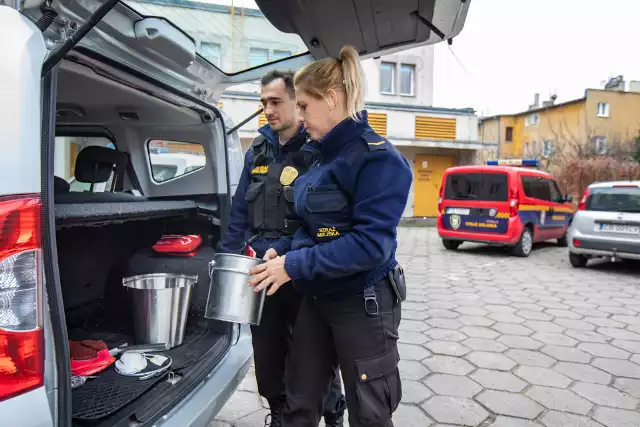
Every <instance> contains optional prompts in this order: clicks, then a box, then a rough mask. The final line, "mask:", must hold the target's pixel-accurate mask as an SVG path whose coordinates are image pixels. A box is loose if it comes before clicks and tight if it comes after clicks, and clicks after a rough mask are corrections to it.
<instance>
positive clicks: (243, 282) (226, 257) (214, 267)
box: [204, 253, 267, 325]
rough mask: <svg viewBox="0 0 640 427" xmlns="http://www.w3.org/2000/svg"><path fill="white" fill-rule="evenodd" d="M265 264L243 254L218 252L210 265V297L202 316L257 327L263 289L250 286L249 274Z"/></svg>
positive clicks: (260, 312) (264, 291)
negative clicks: (257, 289) (255, 267)
mask: <svg viewBox="0 0 640 427" xmlns="http://www.w3.org/2000/svg"><path fill="white" fill-rule="evenodd" d="M263 262H265V261H264V260H262V259H260V258H252V257H248V256H244V255H234V254H223V253H217V254H215V255H214V257H213V260H212V261H211V262H210V263H209V276H210V277H211V284H210V286H209V297H208V299H207V307H206V310H205V314H204V317H206V318H208V319H217V320H223V321H225V322H234V323H244V324H250V325H259V324H260V319H261V318H262V307H263V305H264V298H265V295H266V292H267V291H266V289H265V290H263V291H262V292H257V293H256V292H254V291H253V288H251V287H249V284H248V283H249V279H250V277H251V276H250V275H249V271H250V270H251V268H253V267H254V266H256V265H259V264H262V263H263Z"/></svg>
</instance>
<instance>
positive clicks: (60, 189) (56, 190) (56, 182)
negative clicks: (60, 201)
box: [53, 176, 71, 194]
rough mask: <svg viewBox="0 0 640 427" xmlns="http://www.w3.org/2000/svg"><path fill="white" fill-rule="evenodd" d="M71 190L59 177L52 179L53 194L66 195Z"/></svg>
mask: <svg viewBox="0 0 640 427" xmlns="http://www.w3.org/2000/svg"><path fill="white" fill-rule="evenodd" d="M70 189H71V185H70V184H69V183H68V182H67V181H66V180H65V179H64V178H60V177H59V176H54V177H53V194H61V193H68V192H69V190H70Z"/></svg>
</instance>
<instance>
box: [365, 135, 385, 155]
mask: <svg viewBox="0 0 640 427" xmlns="http://www.w3.org/2000/svg"><path fill="white" fill-rule="evenodd" d="M361 137H362V139H363V140H364V142H365V143H366V144H367V147H368V148H369V151H376V150H386V149H387V144H388V143H389V141H387V140H386V139H384V138H383V137H381V136H380V135H378V134H377V133H375V132H373V131H367V132H365V133H363V134H362V135H361Z"/></svg>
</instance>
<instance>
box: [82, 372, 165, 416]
mask: <svg viewBox="0 0 640 427" xmlns="http://www.w3.org/2000/svg"><path fill="white" fill-rule="evenodd" d="M164 377H165V375H159V376H157V377H154V378H149V379H148V380H141V379H140V378H138V377H127V376H124V375H120V374H118V373H117V372H116V371H115V369H114V367H113V366H111V367H109V368H108V369H107V370H105V371H103V372H101V373H100V376H99V377H98V378H95V379H88V380H87V382H86V383H85V384H84V385H83V386H82V387H80V388H78V389H76V390H73V393H72V408H73V411H72V413H73V414H72V417H73V418H75V419H79V420H95V419H98V418H103V417H106V416H107V415H109V414H111V413H113V412H115V411H117V410H118V409H120V408H122V407H123V406H125V405H127V404H129V403H131V402H132V401H134V400H135V399H137V398H138V397H140V395H142V394H143V393H144V392H145V391H147V390H148V389H149V388H151V387H152V386H153V385H154V384H156V383H157V382H158V381H160V380H162V379H163V378H164Z"/></svg>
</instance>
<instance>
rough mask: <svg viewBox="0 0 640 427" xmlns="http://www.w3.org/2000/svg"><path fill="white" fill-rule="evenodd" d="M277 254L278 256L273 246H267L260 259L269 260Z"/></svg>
mask: <svg viewBox="0 0 640 427" xmlns="http://www.w3.org/2000/svg"><path fill="white" fill-rule="evenodd" d="M277 256H278V252H276V250H275V249H273V248H269V250H267V252H266V253H265V254H264V256H263V257H262V259H263V260H265V261H269V260H272V259H274V258H276V257H277Z"/></svg>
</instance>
